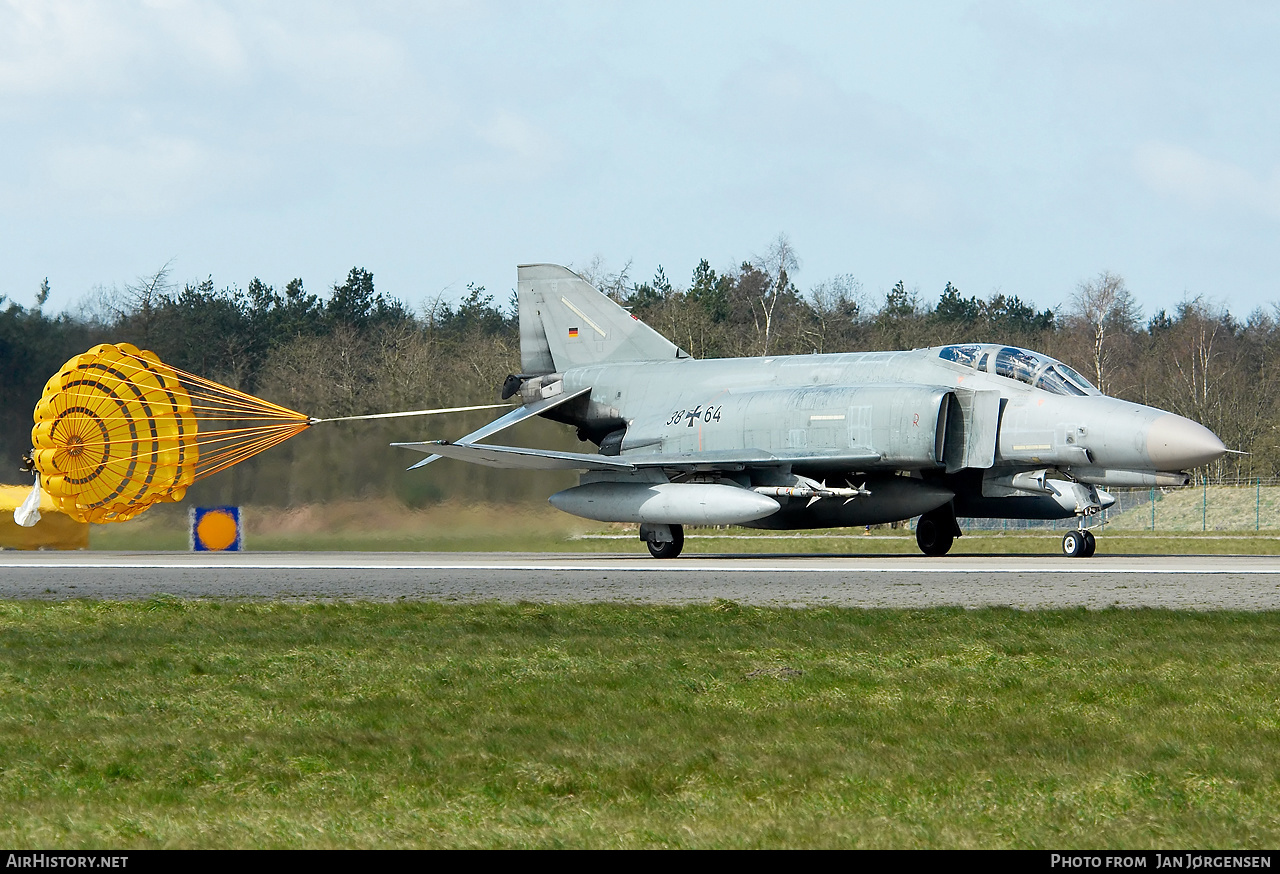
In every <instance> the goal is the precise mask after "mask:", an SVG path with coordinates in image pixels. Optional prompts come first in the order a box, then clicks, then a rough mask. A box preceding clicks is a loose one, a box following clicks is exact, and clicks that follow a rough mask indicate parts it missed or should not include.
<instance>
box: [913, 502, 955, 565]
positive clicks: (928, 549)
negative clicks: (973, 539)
mask: <svg viewBox="0 0 1280 874" xmlns="http://www.w3.org/2000/svg"><path fill="white" fill-rule="evenodd" d="M960 534H961V531H960V525H959V524H958V523H957V522H956V512H955V510H953V509H952V507H951V505H950V504H947V505H946V506H943V507H938V508H937V509H936V510H930V511H929V512H928V513H925V514H924V515H923V516H921V517H920V519H919V520H918V521H917V522H916V545H917V546H919V547H920V551H921V552H923V553H924V554H925V555H946V554H947V553H948V552H950V551H951V544H953V543H955V540H956V538H957V537H959V536H960Z"/></svg>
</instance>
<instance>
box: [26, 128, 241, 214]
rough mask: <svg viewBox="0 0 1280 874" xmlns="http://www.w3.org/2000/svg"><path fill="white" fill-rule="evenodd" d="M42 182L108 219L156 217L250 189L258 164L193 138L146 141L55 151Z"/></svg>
mask: <svg viewBox="0 0 1280 874" xmlns="http://www.w3.org/2000/svg"><path fill="white" fill-rule="evenodd" d="M43 170H44V174H43V175H44V176H45V179H44V184H45V186H46V187H47V188H48V190H49V191H51V192H54V193H55V194H56V196H57V197H58V199H59V200H61V201H62V202H64V203H68V202H69V203H71V204H76V205H78V206H79V207H80V208H81V209H83V210H85V211H88V212H96V213H101V214H106V215H124V216H158V215H166V214H170V213H174V212H178V211H180V210H182V209H185V208H190V207H193V206H198V205H201V204H204V203H206V202H207V201H210V200H217V199H221V198H224V197H226V196H228V195H233V194H235V193H236V192H242V191H245V190H247V189H249V188H250V187H251V186H252V185H253V183H254V182H256V181H257V180H258V179H259V178H260V177H261V175H262V167H261V166H259V163H258V162H256V161H254V160H252V159H247V158H243V157H240V156H237V155H232V154H227V153H223V152H219V151H216V150H214V149H211V148H209V147H207V146H205V145H203V144H201V143H199V142H196V141H195V140H190V139H184V138H178V137H158V136H151V137H144V138H141V139H139V140H138V141H136V142H133V143H130V144H128V145H75V146H62V147H58V148H56V149H54V150H53V151H52V152H51V153H50V154H49V155H48V156H47V157H46V158H45V161H44V168H43Z"/></svg>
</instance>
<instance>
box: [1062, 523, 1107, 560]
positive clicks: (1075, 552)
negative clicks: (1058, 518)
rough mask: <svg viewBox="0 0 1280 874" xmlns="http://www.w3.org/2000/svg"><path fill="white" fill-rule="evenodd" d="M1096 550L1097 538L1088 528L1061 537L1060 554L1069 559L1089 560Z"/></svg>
mask: <svg viewBox="0 0 1280 874" xmlns="http://www.w3.org/2000/svg"><path fill="white" fill-rule="evenodd" d="M1097 548H1098V541H1097V538H1095V537H1094V536H1093V532H1092V531H1090V530H1089V529H1088V528H1081V529H1080V530H1078V531H1068V532H1067V533H1066V534H1064V535H1062V554H1063V555H1066V556H1069V557H1071V558H1089V557H1090V556H1092V555H1093V553H1094V550H1096V549H1097Z"/></svg>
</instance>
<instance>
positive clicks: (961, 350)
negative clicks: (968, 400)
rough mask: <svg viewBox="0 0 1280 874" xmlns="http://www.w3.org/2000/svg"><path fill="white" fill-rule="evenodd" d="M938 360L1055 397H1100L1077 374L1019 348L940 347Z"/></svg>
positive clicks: (1060, 363)
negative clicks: (994, 376)
mask: <svg viewBox="0 0 1280 874" xmlns="http://www.w3.org/2000/svg"><path fill="white" fill-rule="evenodd" d="M938 357H939V358H941V359H943V360H944V361H953V362H955V363H956V364H960V365H963V366H965V367H972V368H973V369H974V370H981V371H982V372H983V373H994V374H995V375H996V376H1004V377H1007V378H1009V379H1016V380H1018V382H1025V383H1026V384H1027V385H1029V386H1033V387H1035V388H1039V389H1044V390H1045V391H1047V392H1052V393H1053V394H1056V395H1097V394H1102V392H1100V391H1098V390H1097V389H1096V388H1094V387H1093V385H1092V384H1090V382H1089V380H1087V379H1085V378H1084V377H1083V376H1081V375H1080V374H1078V373H1076V372H1075V371H1074V370H1072V369H1071V368H1070V367H1068V366H1067V365H1065V364H1063V363H1062V362H1061V361H1058V360H1057V359H1054V358H1050V357H1049V356H1048V355H1041V354H1040V353H1039V352H1032V351H1031V350H1030V349H1019V348H1018V347H1016V346H996V345H994V344H987V343H969V344H964V345H960V346H943V347H942V349H941V350H939V352H938Z"/></svg>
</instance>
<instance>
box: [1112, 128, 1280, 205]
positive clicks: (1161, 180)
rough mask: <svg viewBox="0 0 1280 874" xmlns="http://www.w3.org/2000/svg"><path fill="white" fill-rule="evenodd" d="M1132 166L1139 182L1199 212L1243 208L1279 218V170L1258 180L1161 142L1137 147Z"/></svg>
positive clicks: (1248, 174) (1183, 147) (1250, 175)
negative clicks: (1197, 209)
mask: <svg viewBox="0 0 1280 874" xmlns="http://www.w3.org/2000/svg"><path fill="white" fill-rule="evenodd" d="M1134 165H1135V167H1136V169H1137V172H1138V175H1139V177H1140V178H1141V179H1142V181H1143V182H1144V183H1146V185H1147V186H1148V187H1150V188H1151V189H1152V190H1153V191H1155V192H1157V193H1159V194H1162V195H1165V196H1166V197H1172V198H1173V199H1175V200H1179V201H1182V202H1183V203H1187V204H1190V205H1191V206H1194V207H1197V208H1200V209H1211V208H1216V207H1228V208H1243V209H1246V210H1248V211H1250V212H1256V213H1261V214H1263V215H1267V216H1270V217H1272V218H1280V168H1275V169H1273V170H1272V171H1271V174H1270V175H1269V176H1268V177H1266V178H1261V177H1259V176H1257V175H1255V174H1253V173H1251V172H1249V171H1248V170H1246V169H1244V168H1243V167H1239V166H1237V165H1235V164H1232V163H1229V162H1227V161H1218V160H1215V159H1213V158H1209V157H1206V156H1204V155H1202V154H1200V153H1199V152H1196V151H1195V150H1193V149H1189V148H1186V147H1185V146H1176V145H1171V144H1169V143H1162V142H1148V143H1144V144H1143V145H1141V146H1139V147H1138V148H1137V150H1136V151H1135V154H1134Z"/></svg>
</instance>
